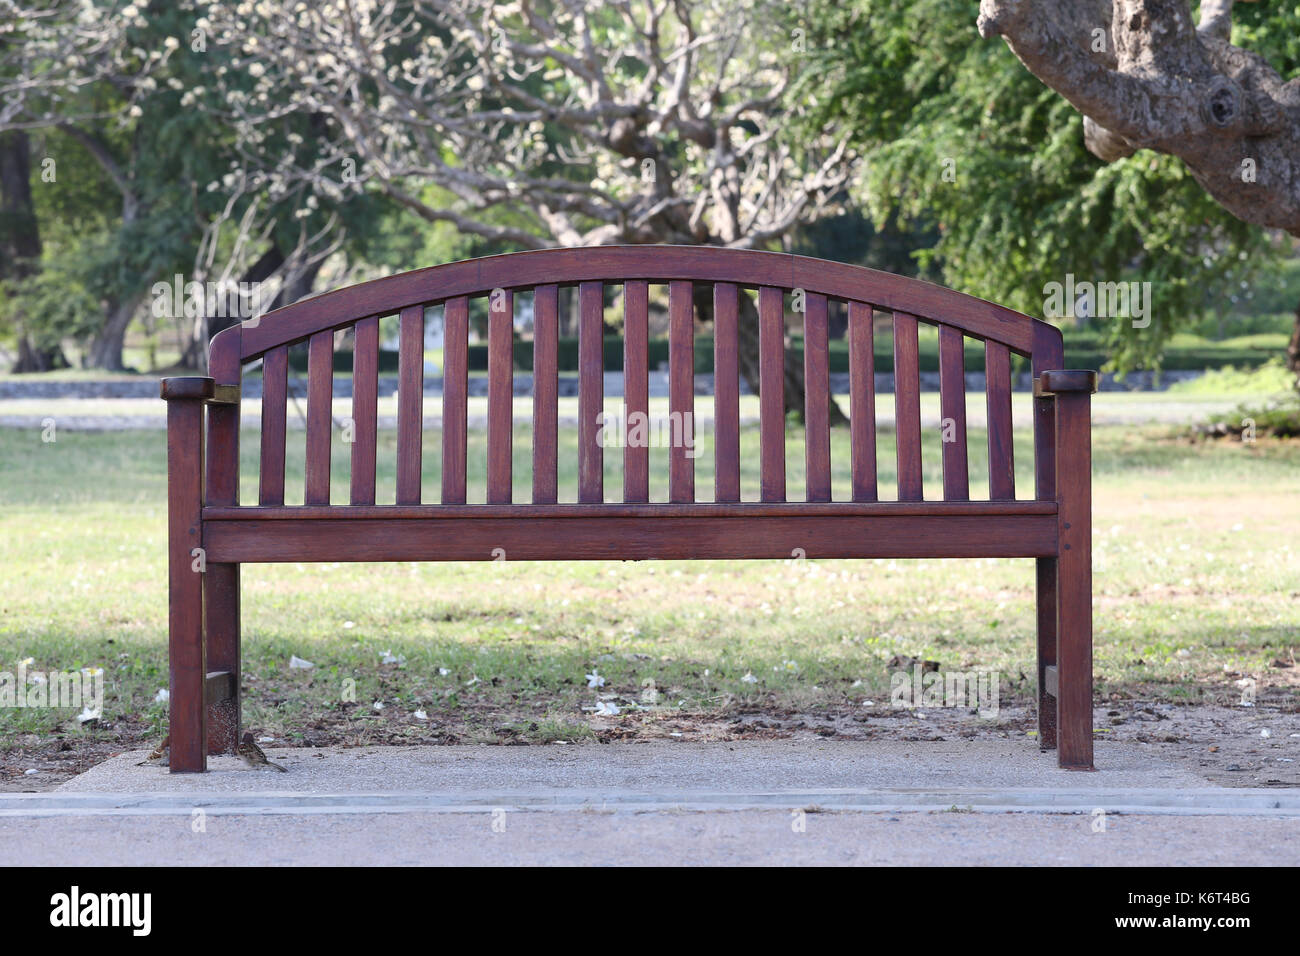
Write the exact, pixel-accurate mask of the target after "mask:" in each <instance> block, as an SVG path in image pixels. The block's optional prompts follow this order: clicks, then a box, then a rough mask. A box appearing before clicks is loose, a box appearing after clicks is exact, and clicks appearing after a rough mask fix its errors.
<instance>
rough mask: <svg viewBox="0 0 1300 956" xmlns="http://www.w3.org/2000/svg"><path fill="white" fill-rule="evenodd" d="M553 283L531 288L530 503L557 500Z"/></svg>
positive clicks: (557, 297) (556, 347) (556, 328)
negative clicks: (531, 482)
mask: <svg viewBox="0 0 1300 956" xmlns="http://www.w3.org/2000/svg"><path fill="white" fill-rule="evenodd" d="M559 291H560V290H559V287H558V286H555V285H539V286H538V287H537V288H536V289H535V290H534V291H533V503H534V504H539V505H546V504H555V502H556V500H557V494H558V488H557V473H558V472H557V460H558V454H557V443H558V441H559V342H560V295H559Z"/></svg>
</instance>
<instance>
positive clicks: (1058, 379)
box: [1038, 369, 1098, 395]
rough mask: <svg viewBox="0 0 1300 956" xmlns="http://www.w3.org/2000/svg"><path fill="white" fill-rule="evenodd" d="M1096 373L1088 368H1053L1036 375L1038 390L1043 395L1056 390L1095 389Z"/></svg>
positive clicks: (1091, 390) (1093, 390) (1053, 392)
mask: <svg viewBox="0 0 1300 956" xmlns="http://www.w3.org/2000/svg"><path fill="white" fill-rule="evenodd" d="M1097 380H1098V375H1097V373H1096V372H1093V371H1091V370H1089V369H1054V370H1052V371H1048V372H1043V373H1041V374H1040V375H1039V376H1038V384H1039V390H1040V391H1041V392H1042V393H1043V394H1045V395H1052V394H1055V393H1058V392H1088V393H1089V394H1091V393H1092V392H1095V391H1097Z"/></svg>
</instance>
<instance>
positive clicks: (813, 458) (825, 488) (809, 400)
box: [803, 292, 831, 501]
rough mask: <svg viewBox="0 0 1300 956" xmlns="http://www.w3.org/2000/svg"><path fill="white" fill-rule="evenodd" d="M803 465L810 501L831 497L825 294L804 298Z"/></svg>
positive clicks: (810, 294)
mask: <svg viewBox="0 0 1300 956" xmlns="http://www.w3.org/2000/svg"><path fill="white" fill-rule="evenodd" d="M804 309H805V311H804V319H803V382H804V467H805V469H806V474H805V479H806V481H807V498H808V500H809V501H830V500H831V433H830V397H831V382H830V358H829V355H828V354H827V350H828V348H829V346H830V343H829V340H828V333H827V328H826V322H827V319H826V296H824V295H817V294H815V293H812V292H809V293H807V294H806V295H805V297H804Z"/></svg>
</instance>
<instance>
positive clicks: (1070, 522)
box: [1056, 392, 1093, 770]
mask: <svg viewBox="0 0 1300 956" xmlns="http://www.w3.org/2000/svg"><path fill="white" fill-rule="evenodd" d="M1089 398H1090V396H1089V394H1087V393H1080V392H1070V393H1064V394H1060V395H1057V397H1056V441H1057V459H1056V482H1057V495H1058V498H1057V500H1058V502H1059V505H1060V512H1059V515H1058V521H1059V524H1058V529H1059V539H1060V550H1059V551H1058V552H1057V574H1056V607H1057V613H1056V669H1057V683H1058V685H1059V689H1058V690H1057V697H1056V714H1057V722H1056V730H1057V760H1058V762H1059V764H1060V766H1061V767H1063V768H1066V769H1070V770H1092V769H1093V765H1092V435H1091V422H1090V418H1089V404H1090V402H1089Z"/></svg>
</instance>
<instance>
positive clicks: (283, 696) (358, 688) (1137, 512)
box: [0, 426, 1300, 747]
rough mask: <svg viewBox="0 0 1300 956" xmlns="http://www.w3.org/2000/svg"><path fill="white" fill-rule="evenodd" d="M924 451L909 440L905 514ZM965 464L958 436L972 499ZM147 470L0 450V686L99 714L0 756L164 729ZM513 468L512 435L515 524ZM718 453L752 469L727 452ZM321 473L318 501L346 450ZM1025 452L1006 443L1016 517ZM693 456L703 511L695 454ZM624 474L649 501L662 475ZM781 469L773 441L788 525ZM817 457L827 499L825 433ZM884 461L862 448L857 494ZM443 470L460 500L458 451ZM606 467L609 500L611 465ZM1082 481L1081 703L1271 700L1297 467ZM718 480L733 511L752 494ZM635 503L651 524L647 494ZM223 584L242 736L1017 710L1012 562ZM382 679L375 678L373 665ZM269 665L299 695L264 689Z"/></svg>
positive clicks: (274, 686) (1286, 452)
mask: <svg viewBox="0 0 1300 956" xmlns="http://www.w3.org/2000/svg"><path fill="white" fill-rule="evenodd" d="M438 438H439V436H438V434H437V433H436V432H429V433H427V435H426V438H425V441H426V449H427V450H428V452H427V454H426V456H425V462H426V467H425V487H426V488H427V489H436V487H437V486H438V482H437V475H438V473H437V467H436V461H435V458H436V455H435V454H434V450H435V449H437V448H438ZM937 440H938V439H937V434H927V436H926V441H927V444H926V459H925V461H926V483H927V494H928V495H930V496H933V497H938V496H939V492H940V478H941V476H940V473H939V469H938V455H937V448H938V444H937ZM983 441H984V436H983V435H982V433H978V432H975V433H972V436H971V464H972V474H973V475H977V474H978V473H979V471H980V470H981V469H982V468H983V467H984V460H985V459H984V457H983V452H982V443H983ZM255 444H256V442H255V434H246V435H245V440H244V442H243V445H244V474H243V482H242V488H243V494H244V496H245V498H244V500H253V497H254V495H255V487H256V474H255V467H254V466H255V462H254V458H253V454H254V448H255ZM561 445H562V456H563V465H562V469H561V482H562V485H563V488H564V494H562V497H567V498H569V499H572V498H573V497H574V488H575V485H576V476H575V472H576V468H575V465H574V462H575V460H576V455H575V451H574V439H573V436H572V435H571V434H566V435H564V436H563V439H562V442H561ZM301 446H302V434H301V433H300V432H299V433H296V434H295V436H294V437H293V440H292V441H291V443H290V455H289V463H288V474H289V484H290V487H291V488H292V487H294V486H296V487H297V488H298V489H299V492H298V494H299V496H300V494H301V491H300V489H301V481H302V459H303V456H302V447H301ZM393 446H394V443H393V437H392V436H391V435H385V436H383V438H382V441H381V453H380V461H379V481H380V485H381V487H382V488H385V489H387V490H388V492H387V493H388V494H389V495H390V496H391V489H392V487H393V482H394V474H393V451H394V447H393ZM164 449H165V439H164V435H163V434H162V433H161V432H156V431H155V432H127V433H107V434H105V433H76V432H60V433H59V436H58V440H57V441H56V442H54V443H52V444H43V443H42V442H41V441H40V432H39V430H31V431H26V430H25V431H17V430H0V670H10V671H13V670H14V669H15V667H16V665H17V662H18V661H19V660H22V659H25V658H28V657H30V658H32V659H33V660H34V664H33V665H31V666H32V667H33V668H43V669H47V670H56V669H60V670H66V669H75V668H79V667H82V666H99V667H103V668H104V670H105V671H106V673H107V690H108V702H107V706H106V709H105V716H104V719H103V721H102V722H101V724H100V725H99V726H98V727H94V728H89V729H84V728H79V727H78V726H77V722H76V720H75V715H74V714H71V713H69V712H67V711H53V710H27V709H6V710H0V741H3V743H0V747H4V746H24V745H30V744H31V743H32V742H33V741H36V742H39V741H41V740H48V739H51V738H52V737H53V736H55V735H63V734H66V735H68V736H69V737H73V738H77V737H88V738H92V739H100V740H113V741H122V742H124V743H129V742H136V743H140V742H143V741H144V740H146V739H148V737H149V736H151V735H152V734H155V733H156V732H157V731H158V730H159V729H160V728H161V727H162V726H163V725H164V723H165V719H166V708H165V705H163V704H159V703H155V702H154V696H155V694H156V693H157V691H158V690H159V689H160V688H162V687H165V686H166V681H167V677H166V653H165V634H166V567H165V562H164V554H163V548H164V536H165V530H166V511H165V474H164V472H165V455H164ZM528 449H529V443H528V433H527V430H526V429H521V430H519V431H518V432H517V434H516V445H515V487H516V489H518V491H517V494H519V495H520V496H521V497H523V496H524V495H526V489H527V488H528V485H529V474H528V458H529V451H528ZM742 449H743V454H744V456H745V458H746V460H747V461H752V460H754V459H755V458H756V451H757V436H756V433H755V432H754V431H753V430H752V429H750V430H746V431H745V434H744V436H743V439H742ZM335 450H336V457H335V462H334V486H335V491H336V493H337V496H336V500H341V496H342V495H344V494H345V492H346V486H347V453H346V452H347V450H346V448H345V447H344V446H342V445H341V443H338V442H336V443H335ZM1030 451H1031V449H1030V443H1029V435H1028V433H1026V432H1018V433H1017V435H1016V455H1017V463H1018V469H1017V472H1018V473H1017V480H1018V484H1019V487H1020V488H1021V489H1022V494H1023V493H1026V492H1027V490H1028V489H1029V488H1030V487H1032V484H1031V482H1032V478H1031V471H1030V467H1029V464H1030V460H1031V458H1030ZM702 452H703V454H702V455H701V457H700V458H699V459H698V461H697V484H698V487H699V488H700V489H702V490H704V489H708V488H710V487H711V448H709V447H708V445H707V442H706V441H705V442H703V443H702ZM652 456H653V457H652V460H653V464H652V467H653V468H654V470H655V472H656V473H657V475H660V476H662V475H663V474H664V472H665V471H666V468H665V467H664V465H665V462H666V452H664V451H663V450H660V449H656V450H654V451H653V452H652ZM802 456H803V447H802V435H801V433H800V432H798V431H797V430H792V431H791V432H790V434H789V445H788V448H787V460H788V462H789V466H790V467H789V484H790V495H791V497H792V498H797V497H799V496H800V495H801V494H802V481H801V475H800V474H799V470H800V468H799V467H798V466H799V465H800V464H801V462H802ZM832 456H833V462H834V466H835V472H836V492H837V494H838V495H842V494H843V489H845V488H846V487H847V473H846V470H847V461H848V454H847V438H846V435H845V434H844V433H843V432H837V433H836V434H835V436H834V442H833V448H832ZM892 458H893V447H892V442H891V436H890V435H889V434H887V433H884V434H882V435H881V436H880V448H879V459H880V462H881V468H880V481H881V486H882V491H884V490H886V489H887V488H888V487H889V485H890V483H891V482H892V480H893V477H894V476H893V470H892ZM469 460H470V469H471V474H472V476H474V478H476V479H477V480H476V482H475V483H474V486H473V488H474V489H475V490H477V492H478V494H479V495H480V496H481V493H482V475H483V472H484V463H485V458H484V444H483V439H482V436H481V435H473V436H471V446H470V454H469ZM606 461H607V468H606V487H607V489H609V490H610V493H611V496H612V495H613V494H614V493H615V490H616V489H618V488H619V487H621V473H620V469H619V466H618V461H619V456H618V455H617V454H615V453H608V454H607V456H606ZM1094 470H1095V484H1096V487H1095V509H1094V513H1095V516H1094V532H1095V533H1094V542H1095V549H1094V561H1095V580H1094V590H1095V596H1096V597H1095V601H1096V672H1097V678H1098V693H1099V694H1101V695H1110V694H1117V695H1121V696H1129V695H1138V696H1140V695H1149V696H1165V697H1170V698H1175V699H1197V698H1199V697H1200V696H1201V695H1202V694H1204V693H1207V692H1212V693H1217V694H1220V695H1223V696H1230V695H1232V694H1233V693H1235V691H1234V688H1233V687H1232V679H1233V677H1234V675H1238V674H1250V675H1254V676H1257V677H1258V678H1259V679H1260V681H1261V686H1265V685H1267V683H1268V681H1270V680H1274V679H1275V678H1276V677H1277V675H1279V674H1284V673H1286V672H1283V671H1278V670H1275V669H1271V668H1270V664H1271V662H1272V661H1273V660H1275V659H1278V658H1282V659H1285V658H1287V656H1288V655H1289V654H1290V653H1291V652H1292V650H1293V649H1294V646H1295V644H1296V643H1297V636H1298V631H1300V611H1297V607H1300V544H1298V543H1297V542H1300V443H1297V442H1290V443H1284V442H1269V441H1260V442H1257V443H1256V444H1254V445H1249V446H1248V445H1242V444H1240V443H1236V442H1213V443H1201V444H1192V443H1189V442H1186V441H1183V440H1180V439H1179V438H1178V437H1176V435H1174V433H1172V432H1171V431H1170V430H1169V429H1167V428H1160V427H1132V426H1126V427H1100V428H1098V429H1097V430H1096V432H1095V435H1094ZM744 479H745V487H746V491H747V494H748V495H749V496H753V494H754V492H755V490H756V487H757V475H756V473H755V470H754V469H753V467H748V468H747V469H746V471H745V476H744ZM982 488H983V486H981V485H980V484H979V483H978V482H976V483H973V487H972V491H973V493H975V494H979V493H980V491H981V490H982ZM654 494H655V495H656V496H657V497H660V498H662V497H665V495H666V487H665V485H664V483H663V481H662V480H661V481H659V482H658V483H657V484H656V485H655V488H654ZM381 500H382V499H381ZM243 581H244V584H243V613H244V635H245V637H244V640H245V650H244V668H245V672H244V685H245V692H246V697H245V720H246V722H247V723H248V724H249V725H250V726H252V727H254V728H257V729H260V730H265V731H268V732H270V733H273V734H275V735H276V736H283V737H285V738H288V739H290V740H298V741H313V742H318V743H319V742H371V743H385V742H388V743H396V742H409V741H430V740H452V739H454V740H463V741H475V740H481V741H498V742H504V741H511V740H529V741H546V740H572V739H583V738H586V737H590V736H591V735H592V734H593V733H595V732H596V731H595V730H594V729H593V728H596V727H598V726H602V725H601V724H600V723H599V722H593V721H592V720H591V719H590V718H589V717H588V715H587V714H586V712H584V711H583V709H582V708H583V707H584V706H585V707H591V706H593V705H594V704H595V703H596V701H597V698H598V695H606V696H608V695H613V696H614V699H615V702H616V703H617V705H618V706H619V707H620V708H621V709H622V710H623V712H624V713H625V714H628V713H631V714H632V715H633V720H632V723H633V724H634V725H635V726H637V727H640V728H642V730H643V731H644V732H652V731H653V729H654V728H656V727H658V728H665V727H669V726H677V725H678V724H675V723H674V722H680V721H683V720H687V721H689V720H693V719H714V718H722V717H726V716H727V715H730V714H736V713H740V712H744V711H750V710H772V711H778V710H779V711H789V710H795V711H801V712H802V711H810V710H818V709H832V710H847V709H852V710H854V712H856V713H861V712H862V711H861V708H862V707H863V702H864V701H865V700H874V701H876V702H877V704H883V702H885V701H887V699H888V686H889V674H888V671H889V667H888V664H887V662H888V661H889V659H890V658H891V657H893V656H894V655H909V656H915V657H921V658H925V659H930V660H938V661H940V662H941V663H942V664H943V666H944V668H947V669H993V670H997V671H999V672H1000V673H1001V674H1002V676H1003V681H1004V683H1003V691H1002V692H1003V695H1004V699H1005V698H1006V697H1007V695H1011V696H1019V697H1025V698H1027V697H1028V696H1029V695H1030V693H1031V691H1032V686H1033V679H1032V675H1033V660H1034V657H1033V646H1034V604H1033V587H1032V585H1033V564H1032V562H1031V561H1026V560H996V559H985V560H976V561H937V560H933V561H931V560H927V561H912V562H906V561H884V560H876V561H821V560H790V561H767V562H698V563H687V562H662V563H657V562H647V563H576V562H575V563H556V564H525V563H517V564H516V563H510V562H504V563H488V564H389V565H346V564H324V565H292V564H291V565H275V566H248V567H246V568H245V570H244V577H243ZM386 652H387V653H390V654H391V655H392V656H393V657H394V658H397V662H392V663H383V659H384V655H385V653H386ZM291 655H297V656H299V657H302V658H306V659H308V660H310V661H312V662H314V663H315V665H316V667H315V668H314V669H312V670H305V671H304V670H291V669H289V667H288V662H289V658H290V656H291ZM593 671H594V672H597V673H598V674H599V675H600V676H601V677H603V678H604V679H605V681H606V683H605V686H604V687H603V688H602V689H600V690H599V691H597V690H594V689H589V688H588V686H587V678H586V675H588V674H591V673H593ZM746 675H752V677H753V678H755V679H756V680H754V681H747V680H745V679H744V678H745V677H746ZM1026 675H1027V676H1026ZM349 682H354V683H349ZM350 688H351V689H350ZM1279 689H1280V690H1282V691H1284V692H1285V693H1289V694H1293V693H1294V690H1292V689H1290V688H1287V687H1280V688H1279ZM350 698H354V699H350ZM376 702H378V703H381V704H382V709H375V708H374V706H373V705H374V703H376ZM416 711H423V712H424V713H425V715H426V717H427V718H428V719H425V720H421V719H418V718H417V717H416V716H415V712H416Z"/></svg>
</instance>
